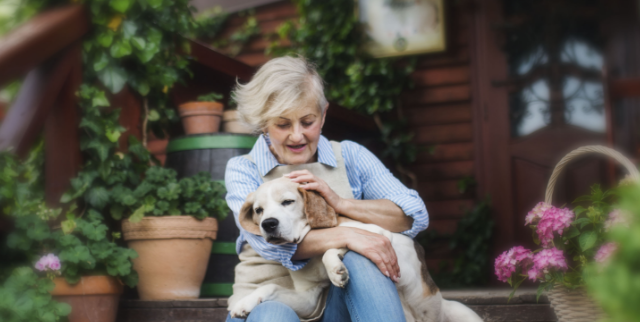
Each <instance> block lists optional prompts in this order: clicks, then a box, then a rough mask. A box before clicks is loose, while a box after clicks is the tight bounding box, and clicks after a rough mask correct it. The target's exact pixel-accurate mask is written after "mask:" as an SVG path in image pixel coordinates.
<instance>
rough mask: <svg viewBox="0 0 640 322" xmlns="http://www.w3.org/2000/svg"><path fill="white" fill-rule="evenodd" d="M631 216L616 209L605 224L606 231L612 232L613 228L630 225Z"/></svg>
mask: <svg viewBox="0 0 640 322" xmlns="http://www.w3.org/2000/svg"><path fill="white" fill-rule="evenodd" d="M628 224H629V216H628V215H627V214H626V213H625V212H622V211H621V210H619V209H616V210H614V211H612V212H610V213H609V219H607V221H605V222H604V229H605V230H610V229H611V228H612V227H613V226H617V225H628Z"/></svg>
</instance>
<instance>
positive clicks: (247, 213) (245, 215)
mask: <svg viewBox="0 0 640 322" xmlns="http://www.w3.org/2000/svg"><path fill="white" fill-rule="evenodd" d="M255 200H256V193H255V192H252V193H250V194H249V195H248V196H247V199H246V200H245V202H244V204H243V205H242V208H240V213H239V214H238V221H239V222H240V226H242V228H244V230H246V231H248V232H250V233H252V234H254V235H261V233H260V226H258V223H256V221H255V218H254V216H255V212H254V211H253V203H254V202H255Z"/></svg>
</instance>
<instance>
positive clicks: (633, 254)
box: [584, 185, 640, 322]
mask: <svg viewBox="0 0 640 322" xmlns="http://www.w3.org/2000/svg"><path fill="white" fill-rule="evenodd" d="M619 207H620V209H621V210H622V211H626V214H627V215H628V223H627V224H626V225H618V226H614V227H613V228H612V229H611V230H610V231H609V232H608V234H607V235H606V236H607V240H608V241H610V242H614V243H616V244H617V251H616V252H615V253H613V255H611V257H610V258H609V259H608V260H607V261H606V262H605V263H592V264H590V265H588V266H587V267H586V268H585V272H584V279H585V281H586V284H587V286H588V289H589V292H590V294H591V296H592V297H593V298H594V299H595V300H596V301H597V302H598V303H599V304H600V305H601V306H602V308H603V309H604V310H605V311H606V313H607V314H608V316H609V318H608V319H607V321H612V322H634V321H640V305H638V303H640V256H639V255H640V186H639V185H633V186H631V187H623V188H621V189H620V200H619Z"/></svg>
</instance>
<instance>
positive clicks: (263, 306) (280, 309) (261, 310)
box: [247, 301, 300, 322]
mask: <svg viewBox="0 0 640 322" xmlns="http://www.w3.org/2000/svg"><path fill="white" fill-rule="evenodd" d="M262 321H264V322H271V321H283V322H300V319H298V315H297V314H296V312H295V311H294V310H293V309H292V308H290V307H289V306H287V305H285V304H282V303H280V302H275V301H267V302H262V303H260V304H258V306H256V307H255V308H254V309H253V310H252V311H251V313H249V317H248V318H247V322H262Z"/></svg>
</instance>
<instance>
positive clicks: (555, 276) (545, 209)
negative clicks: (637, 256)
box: [495, 185, 624, 297]
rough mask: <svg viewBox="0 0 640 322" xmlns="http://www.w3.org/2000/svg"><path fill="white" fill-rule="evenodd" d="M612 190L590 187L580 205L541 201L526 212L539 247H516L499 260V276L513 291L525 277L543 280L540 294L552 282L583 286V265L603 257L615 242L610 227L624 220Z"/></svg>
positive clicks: (570, 286)
mask: <svg viewBox="0 0 640 322" xmlns="http://www.w3.org/2000/svg"><path fill="white" fill-rule="evenodd" d="M615 197H616V193H615V191H614V190H610V191H602V189H600V186H599V185H594V186H593V187H591V194H589V195H586V196H582V197H580V198H578V199H576V200H575V201H574V204H577V206H576V207H575V208H574V209H573V210H571V209H569V208H556V207H554V206H552V205H550V204H547V203H544V202H540V203H538V204H537V205H536V206H535V207H534V208H533V209H532V210H531V211H530V212H529V213H528V214H527V216H526V217H525V225H528V226H529V227H531V229H532V230H533V241H534V242H535V243H536V244H537V245H540V246H541V248H539V249H536V250H529V249H526V248H524V247H522V246H516V247H513V248H511V249H510V250H508V251H506V252H504V253H502V254H501V255H500V256H498V257H497V258H496V261H495V274H496V276H497V277H498V280H500V281H502V282H508V283H509V284H510V285H511V286H512V287H513V288H514V290H513V292H512V293H511V296H513V294H514V293H515V291H516V289H517V288H518V287H519V286H520V284H522V282H524V281H525V280H526V279H530V280H532V281H534V282H540V285H539V287H538V297H539V296H540V295H541V294H542V292H543V291H545V290H547V291H548V290H550V289H551V288H553V286H554V285H556V284H559V285H564V286H565V287H567V288H569V289H575V288H578V287H582V286H584V285H585V282H584V279H583V274H582V272H583V269H584V268H585V266H586V265H588V264H589V263H592V262H594V261H596V262H604V261H606V260H607V258H609V256H610V255H611V253H612V252H614V251H615V249H616V245H615V244H612V243H607V242H606V240H605V234H606V232H607V230H608V229H610V227H612V226H614V225H617V224H619V223H621V222H624V215H623V214H622V213H621V212H620V211H619V210H615V209H614V207H613V206H612V204H613V202H614V201H615V200H614V199H615Z"/></svg>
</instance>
